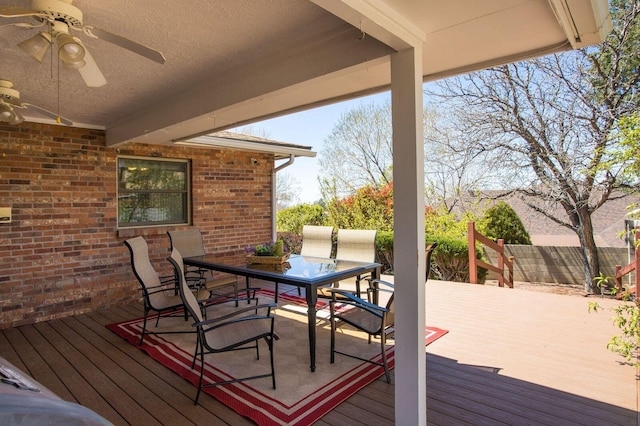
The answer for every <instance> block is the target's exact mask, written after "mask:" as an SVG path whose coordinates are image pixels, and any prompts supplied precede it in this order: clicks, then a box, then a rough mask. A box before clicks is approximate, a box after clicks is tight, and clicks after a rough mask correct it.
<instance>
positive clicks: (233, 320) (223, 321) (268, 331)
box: [168, 248, 278, 405]
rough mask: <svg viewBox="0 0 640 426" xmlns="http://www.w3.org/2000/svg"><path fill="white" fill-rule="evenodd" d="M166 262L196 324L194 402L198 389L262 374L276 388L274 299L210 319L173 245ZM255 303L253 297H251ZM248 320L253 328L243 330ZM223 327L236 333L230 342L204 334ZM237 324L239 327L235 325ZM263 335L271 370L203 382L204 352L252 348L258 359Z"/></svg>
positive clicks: (261, 376) (197, 395) (193, 365)
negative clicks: (197, 373)
mask: <svg viewBox="0 0 640 426" xmlns="http://www.w3.org/2000/svg"><path fill="white" fill-rule="evenodd" d="M168 260H169V262H171V263H172V264H173V266H174V268H176V271H177V274H176V275H177V277H178V281H179V283H178V284H179V285H178V289H179V292H180V297H181V298H182V300H183V303H184V306H185V307H186V309H187V311H188V312H189V314H190V315H191V316H192V317H193V318H195V320H196V322H195V323H194V324H192V325H193V327H195V328H196V332H197V341H196V348H195V351H194V358H193V363H192V366H191V367H192V368H195V362H196V358H197V357H198V355H199V356H200V379H199V381H198V393H197V394H196V397H195V399H194V405H197V404H198V399H199V398H200V393H201V391H202V389H204V388H208V387H213V386H220V385H225V384H229V383H236V382H240V381H246V380H254V379H261V378H266V377H271V381H272V386H273V389H275V388H276V376H275V366H274V361H273V350H274V347H273V343H274V341H275V340H277V339H278V336H277V335H276V334H275V331H274V319H275V316H274V315H273V312H272V310H273V309H274V308H275V307H276V306H277V305H276V304H275V303H269V304H261V305H258V304H256V305H253V306H248V307H245V308H238V309H236V310H235V311H234V312H232V313H230V314H227V315H224V316H221V317H217V318H211V319H205V318H204V317H203V314H202V312H201V307H200V305H199V304H198V301H197V300H196V298H195V297H194V295H193V293H192V292H191V291H190V289H189V287H188V285H187V283H186V280H185V279H184V263H183V261H182V256H181V255H180V252H179V251H178V250H177V249H175V248H174V249H173V250H171V256H169V258H168ZM255 301H256V303H257V299H255ZM258 311H266V314H259V313H258ZM249 323H253V324H254V326H255V330H253V329H252V330H247V327H246V326H247V325H248V324H249ZM225 327H227V328H228V330H229V332H233V333H234V335H236V336H237V337H238V340H233V341H232V342H226V343H225V344H224V345H223V346H221V347H215V343H214V339H215V337H211V338H208V336H210V335H215V334H216V333H221V332H223V331H224V328H225ZM238 327H241V328H238ZM239 330H244V333H247V334H246V335H243V332H238V331H239ZM261 339H263V340H264V341H265V342H266V343H267V346H268V348H269V355H270V364H271V373H268V374H259V375H254V376H249V377H242V378H236V379H233V380H226V381H222V382H216V383H209V384H206V385H203V384H202V382H203V377H204V369H205V368H204V366H205V361H204V356H205V355H206V354H213V353H221V352H228V351H237V350H245V349H255V350H256V358H257V359H260V351H259V347H258V341H259V340H261Z"/></svg>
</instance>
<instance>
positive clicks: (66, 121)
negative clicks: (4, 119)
mask: <svg viewBox="0 0 640 426" xmlns="http://www.w3.org/2000/svg"><path fill="white" fill-rule="evenodd" d="M24 106H28V107H29V108H31V109H35V110H36V111H38V112H39V113H40V114H42V115H44V116H46V117H49V118H53V119H54V120H56V121H58V120H60V121H59V123H62V124H66V125H67V126H73V121H71V120H69V119H67V118H64V117H60V116H59V115H58V114H55V113H53V112H51V111H49V110H46V109H44V108H40V107H39V106H37V105H33V104H27V103H25V104H24Z"/></svg>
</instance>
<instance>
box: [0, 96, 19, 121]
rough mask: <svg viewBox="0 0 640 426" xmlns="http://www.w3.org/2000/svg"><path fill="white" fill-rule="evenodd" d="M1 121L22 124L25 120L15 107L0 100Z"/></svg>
mask: <svg viewBox="0 0 640 426" xmlns="http://www.w3.org/2000/svg"><path fill="white" fill-rule="evenodd" d="M0 121H2V122H6V123H9V124H20V123H22V122H23V121H24V117H23V116H22V115H20V114H18V113H17V112H15V110H14V109H13V107H12V106H11V105H9V104H7V103H5V102H4V101H1V102H0Z"/></svg>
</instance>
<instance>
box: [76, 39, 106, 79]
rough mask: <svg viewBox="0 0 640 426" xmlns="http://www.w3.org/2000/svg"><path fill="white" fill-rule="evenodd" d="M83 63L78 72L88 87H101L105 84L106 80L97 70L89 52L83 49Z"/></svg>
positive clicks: (96, 65)
mask: <svg viewBox="0 0 640 426" xmlns="http://www.w3.org/2000/svg"><path fill="white" fill-rule="evenodd" d="M84 62H85V65H84V66H83V67H82V68H79V69H78V71H79V72H80V75H81V76H82V79H83V80H84V82H85V83H86V85H87V86H89V87H101V86H104V85H105V84H107V80H106V79H105V78H104V75H102V71H100V68H98V64H96V61H95V60H94V59H93V56H91V53H89V50H88V49H87V48H86V46H85V49H84Z"/></svg>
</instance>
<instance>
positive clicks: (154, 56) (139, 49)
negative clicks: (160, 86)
mask: <svg viewBox="0 0 640 426" xmlns="http://www.w3.org/2000/svg"><path fill="white" fill-rule="evenodd" d="M87 31H88V32H89V34H90V35H93V36H94V37H97V38H99V39H102V40H104V41H108V42H109V43H113V44H115V45H116V46H120V47H122V48H123V49H127V50H130V51H131V52H133V53H137V54H138V55H140V56H144V57H145V58H148V59H151V60H152V61H155V62H157V63H159V64H164V63H165V61H166V59H165V57H164V55H163V54H162V53H160V52H158V51H157V50H153V49H151V48H150V47H147V46H143V45H141V44H139V43H136V42H135V41H131V40H129V39H126V38H124V37H121V36H119V35H116V34H112V33H110V32H108V31H105V30H101V29H99V28H93V27H91V28H87Z"/></svg>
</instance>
